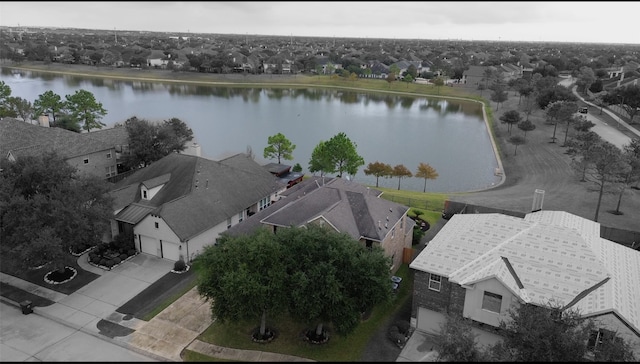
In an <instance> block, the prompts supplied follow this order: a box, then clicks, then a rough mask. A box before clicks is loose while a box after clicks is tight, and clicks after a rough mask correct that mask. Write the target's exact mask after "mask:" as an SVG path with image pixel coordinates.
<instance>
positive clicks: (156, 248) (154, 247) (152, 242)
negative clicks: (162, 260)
mask: <svg viewBox="0 0 640 364" xmlns="http://www.w3.org/2000/svg"><path fill="white" fill-rule="evenodd" d="M140 251H141V252H143V253H147V254H149V255H153V256H154V257H159V256H160V243H159V242H158V241H157V240H156V239H154V238H151V237H149V236H144V235H140Z"/></svg>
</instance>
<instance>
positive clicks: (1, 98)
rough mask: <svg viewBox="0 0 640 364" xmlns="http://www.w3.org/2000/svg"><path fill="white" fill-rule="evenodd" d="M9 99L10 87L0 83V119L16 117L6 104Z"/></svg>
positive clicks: (2, 82)
mask: <svg viewBox="0 0 640 364" xmlns="http://www.w3.org/2000/svg"><path fill="white" fill-rule="evenodd" d="M10 97H11V86H9V85H7V84H6V83H5V82H4V81H0V118H4V117H7V116H8V117H15V116H16V115H15V113H14V112H13V111H12V110H11V107H10V105H9V104H8V100H9V98H10Z"/></svg>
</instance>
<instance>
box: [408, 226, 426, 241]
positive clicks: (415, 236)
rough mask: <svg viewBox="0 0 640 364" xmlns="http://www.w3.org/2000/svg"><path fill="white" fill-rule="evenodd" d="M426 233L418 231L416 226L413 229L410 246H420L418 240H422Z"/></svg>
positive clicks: (418, 228)
mask: <svg viewBox="0 0 640 364" xmlns="http://www.w3.org/2000/svg"><path fill="white" fill-rule="evenodd" d="M425 233H426V232H425V231H422V229H420V226H419V225H416V226H414V227H413V240H411V244H413V245H416V244H420V240H421V239H422V237H423V236H424V234H425Z"/></svg>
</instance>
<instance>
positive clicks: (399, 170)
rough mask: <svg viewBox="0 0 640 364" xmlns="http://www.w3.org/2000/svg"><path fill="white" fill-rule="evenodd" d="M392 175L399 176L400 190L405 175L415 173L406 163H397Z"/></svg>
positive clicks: (409, 175) (408, 175)
mask: <svg viewBox="0 0 640 364" xmlns="http://www.w3.org/2000/svg"><path fill="white" fill-rule="evenodd" d="M392 175H393V176H394V177H398V190H400V181H401V180H402V179H403V178H405V177H412V176H413V173H411V171H410V170H409V168H407V167H406V166H405V165H404V164H397V165H395V166H394V167H393V171H392Z"/></svg>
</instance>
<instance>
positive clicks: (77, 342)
mask: <svg viewBox="0 0 640 364" xmlns="http://www.w3.org/2000/svg"><path fill="white" fill-rule="evenodd" d="M0 317H2V320H0V321H1V326H0V361H1V362H15V361H45V362H69V361H83V362H86V361H122V362H133V361H136V362H140V361H156V360H155V359H153V358H151V357H147V356H145V355H142V354H140V353H137V352H135V351H132V350H129V349H126V348H124V347H122V346H119V345H116V344H114V343H111V342H108V341H105V340H103V339H99V338H97V337H95V336H93V335H91V334H88V333H85V332H82V331H80V330H77V329H72V328H70V327H68V326H65V325H63V324H60V323H58V322H56V321H53V320H51V319H48V318H46V317H44V316H41V315H36V314H33V313H32V314H29V315H24V314H22V311H21V310H20V309H19V308H18V307H15V306H11V305H8V304H6V303H4V302H0Z"/></svg>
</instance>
